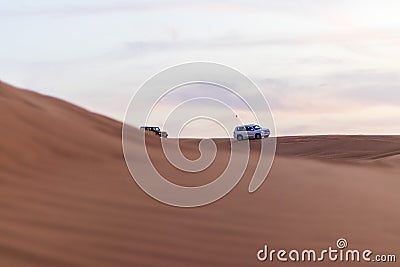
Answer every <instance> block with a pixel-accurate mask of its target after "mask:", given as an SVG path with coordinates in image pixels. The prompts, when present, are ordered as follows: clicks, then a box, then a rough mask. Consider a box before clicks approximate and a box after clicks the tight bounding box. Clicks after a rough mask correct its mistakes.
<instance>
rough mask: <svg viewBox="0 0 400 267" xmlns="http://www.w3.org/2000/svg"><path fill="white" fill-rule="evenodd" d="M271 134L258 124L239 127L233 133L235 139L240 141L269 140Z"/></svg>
mask: <svg viewBox="0 0 400 267" xmlns="http://www.w3.org/2000/svg"><path fill="white" fill-rule="evenodd" d="M269 134H270V131H269V129H267V128H261V127H260V126H259V125H257V124H247V125H241V126H237V127H236V128H235V131H234V132H233V137H234V138H235V139H237V140H238V141H242V140H243V139H261V138H267V137H268V136H269Z"/></svg>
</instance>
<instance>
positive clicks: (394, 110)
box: [0, 0, 400, 136]
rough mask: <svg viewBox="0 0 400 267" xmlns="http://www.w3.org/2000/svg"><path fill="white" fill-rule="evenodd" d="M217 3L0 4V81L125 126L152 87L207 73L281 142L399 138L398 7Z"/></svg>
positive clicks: (199, 129)
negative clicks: (206, 69)
mask: <svg viewBox="0 0 400 267" xmlns="http://www.w3.org/2000/svg"><path fill="white" fill-rule="evenodd" d="M215 2H216V1H209V0H204V1H173V0H172V1H151V0H147V1H102V0H96V1H94V0H89V1H82V0H80V1H77V0H68V1H66V0H65V1H64V0H61V1H50V0H38V1H18V0H15V1H4V0H0V30H1V42H0V43H1V49H0V80H2V81H5V82H7V83H10V84H13V85H15V86H18V87H23V88H28V89H31V90H34V91H37V92H40V93H43V94H46V95H51V96H55V97H58V98H62V99H64V100H67V101H70V102H72V103H75V104H78V105H80V106H82V107H84V108H86V109H88V110H90V111H94V112H97V113H101V114H104V115H107V116H110V117H112V118H114V119H117V120H120V121H122V120H123V119H124V114H125V111H126V109H127V106H128V104H129V102H130V99H131V98H132V96H133V95H134V93H135V92H136V91H137V90H138V88H139V87H140V86H141V85H142V84H143V82H145V81H146V80H147V79H148V78H149V77H151V76H152V75H154V74H156V73H158V72H159V71H161V70H163V69H165V68H168V67H170V66H173V65H176V64H180V63H183V62H191V61H210V62H217V63H221V64H226V65H228V66H230V67H232V68H234V69H237V70H239V71H241V72H242V73H244V74H245V75H247V76H248V77H249V78H250V79H252V80H253V81H254V82H255V83H256V84H257V85H258V86H259V88H260V90H261V91H262V92H263V94H264V96H265V97H266V99H267V100H268V102H269V104H270V107H271V110H272V113H273V116H274V119H275V126H276V132H277V134H278V135H304V134H337V133H339V134H400V123H399V121H400V16H399V11H400V2H399V1H384V0H383V1H370V0H362V1H357V0H347V1H341V0H336V1H328V0H326V1H312V0H306V1H293V0H286V1H270V0H266V1H265V0H263V1H257V0H250V1H244V0H232V1H219V2H218V3H215ZM194 91H196V90H192V92H194ZM178 99H179V97H178ZM175 102H176V99H171V102H170V104H171V103H175ZM195 108H198V107H195ZM215 112H216V113H218V109H217V108H216V109H215ZM176 118H177V121H179V114H178V115H176ZM205 126H206V127H205ZM263 126H264V125H263ZM265 126H266V127H272V126H271V125H265ZM210 127H211V128H210ZM210 129H212V131H210ZM166 130H168V129H166ZM232 130H233V129H232ZM210 132H211V133H218V135H219V134H221V135H223V133H222V132H221V129H219V128H218V125H216V124H213V123H212V122H210V121H203V122H202V121H196V122H194V123H192V124H188V125H187V129H186V130H185V131H184V133H185V135H187V136H208V135H210Z"/></svg>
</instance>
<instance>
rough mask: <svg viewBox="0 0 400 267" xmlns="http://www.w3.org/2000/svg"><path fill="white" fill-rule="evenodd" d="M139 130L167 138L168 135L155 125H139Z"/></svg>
mask: <svg viewBox="0 0 400 267" xmlns="http://www.w3.org/2000/svg"><path fill="white" fill-rule="evenodd" d="M140 130H142V131H145V132H146V133H149V134H153V135H156V136H159V137H164V138H167V137H168V133H167V132H164V131H161V130H160V127H156V126H141V127H140Z"/></svg>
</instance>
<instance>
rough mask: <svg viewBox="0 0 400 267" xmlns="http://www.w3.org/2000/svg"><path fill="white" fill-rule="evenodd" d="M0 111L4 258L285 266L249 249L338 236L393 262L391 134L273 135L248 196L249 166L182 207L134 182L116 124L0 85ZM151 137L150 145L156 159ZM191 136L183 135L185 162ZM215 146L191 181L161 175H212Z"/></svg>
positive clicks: (192, 152)
mask: <svg viewBox="0 0 400 267" xmlns="http://www.w3.org/2000/svg"><path fill="white" fill-rule="evenodd" d="M0 114H1V119H0V125H1V127H0V137H1V139H0V151H1V153H0V196H1V197H0V266H41V267H42V266H52V267H54V266H68V267H70V266H96V267H101V266H113V267H115V266H260V265H270V266H271V265H273V266H284V265H285V263H278V262H274V263H270V262H264V263H260V262H258V261H257V258H256V253H257V251H258V250H259V249H260V248H262V247H263V245H264V244H268V246H270V247H273V248H275V249H280V248H285V249H288V250H290V249H292V248H296V249H306V248H308V249H324V248H327V247H329V246H332V247H334V246H335V243H336V240H337V239H338V238H341V237H343V238H346V239H347V241H348V243H349V247H351V248H358V249H367V248H368V249H371V250H373V251H374V252H376V253H381V254H385V253H386V254H396V255H397V256H398V257H397V258H398V260H400V259H399V258H400V249H399V247H400V246H399V244H400V228H399V225H400V213H399V208H398V203H399V201H400V194H399V188H400V180H399V173H400V167H399V166H400V165H399V154H400V137H399V136H306V137H280V138H278V147H277V152H278V154H277V156H276V159H275V162H274V165H273V167H272V170H271V172H270V174H269V176H268V178H267V180H266V181H265V182H264V184H263V185H262V186H261V188H260V189H259V190H258V191H256V192H255V193H254V194H249V193H248V192H247V188H248V185H249V181H250V179H251V174H252V171H253V168H254V164H253V165H252V162H250V165H249V168H248V170H246V173H245V175H244V177H243V179H242V180H241V181H240V183H239V184H238V186H237V187H235V189H234V190H233V191H232V192H231V193H229V194H228V195H227V196H225V197H224V198H222V199H221V200H219V201H217V202H215V203H213V204H212V205H208V206H205V207H201V208H193V209H183V208H174V207H170V206H167V205H164V204H161V203H159V202H157V201H155V200H154V199H152V198H151V197H149V196H148V195H146V194H145V193H144V192H143V191H142V190H141V189H140V188H139V187H138V186H137V185H136V183H135V182H134V181H133V179H132V178H131V176H130V174H129V172H128V170H127V167H126V165H125V162H124V158H123V154H122V147H121V123H120V122H117V121H114V120H111V119H108V118H106V117H103V116H100V115H97V114H93V113H91V112H89V111H87V110H84V109H81V108H79V107H77V106H74V105H72V104H69V103H66V102H64V101H62V100H58V99H55V98H51V97H47V96H42V95H39V94H36V93H34V92H30V91H26V90H21V89H17V88H14V87H12V86H9V85H7V84H5V83H0ZM158 141H159V140H158V139H153V140H150V141H149V146H150V148H151V149H152V150H153V152H154V153H155V154H154V156H155V157H156V158H155V161H159V162H162V161H163V158H162V156H157V155H160V154H159V152H160V146H159V142H158ZM197 143H198V140H183V142H182V146H181V147H182V149H183V152H184V153H185V155H187V156H188V157H189V158H190V157H192V158H196V157H197V156H198V153H199V152H198V149H197ZM216 143H217V147H218V155H217V157H218V159H217V162H216V163H217V164H216V165H215V166H212V167H210V168H211V169H209V170H205V171H204V172H203V173H201V174H198V175H197V176H194V177H193V179H192V180H191V181H181V180H180V179H179V171H178V170H175V169H174V168H172V167H171V166H168V165H166V164H164V165H163V166H164V167H163V169H161V171H164V172H165V173H166V174H174V175H171V176H173V177H175V178H171V179H172V180H174V179H175V180H174V182H177V183H181V184H189V185H191V184H203V183H207V182H209V181H210V180H212V177H213V176H212V175H211V174H214V175H216V174H218V172H219V171H221V168H223V167H221V166H224V164H225V163H226V156H225V155H227V154H229V153H228V152H229V151H228V150H229V142H228V141H227V140H216ZM252 146H253V149H254V151H257V143H256V142H253V143H252ZM160 166H161V165H160ZM175 174H177V175H175ZM293 264H294V265H296V266H310V263H293ZM311 265H317V266H319V265H335V266H348V265H350V266H351V265H356V266H365V263H351V264H349V263H347V264H346V263H343V262H342V263H341V262H336V263H332V262H329V261H325V262H321V263H311ZM368 265H370V266H380V265H385V264H384V263H368ZM386 265H390V266H394V265H395V264H393V263H386Z"/></svg>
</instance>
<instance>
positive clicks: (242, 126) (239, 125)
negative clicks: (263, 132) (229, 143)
mask: <svg viewBox="0 0 400 267" xmlns="http://www.w3.org/2000/svg"><path fill="white" fill-rule="evenodd" d="M256 125H258V124H245V125H239V126H236V127H246V126H256Z"/></svg>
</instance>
